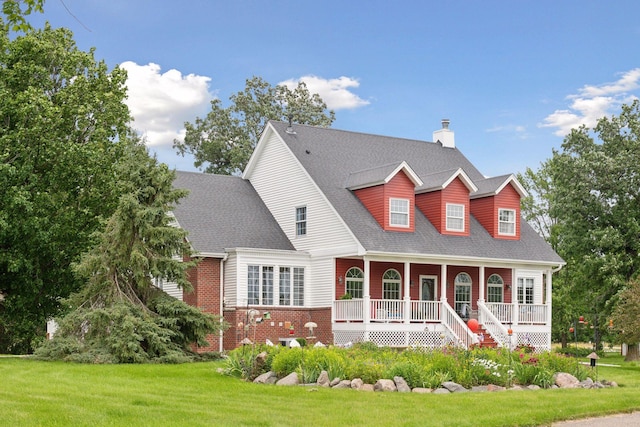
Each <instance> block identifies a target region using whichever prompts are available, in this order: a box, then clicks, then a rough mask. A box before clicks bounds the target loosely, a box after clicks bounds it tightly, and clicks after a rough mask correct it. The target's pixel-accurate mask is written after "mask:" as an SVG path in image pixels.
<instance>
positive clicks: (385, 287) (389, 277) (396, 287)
mask: <svg viewBox="0 0 640 427" xmlns="http://www.w3.org/2000/svg"><path fill="white" fill-rule="evenodd" d="M400 282H401V279H400V273H398V271H397V270H394V269H393V268H391V269H389V270H387V271H385V272H384V275H383V276H382V299H400V296H401V295H400Z"/></svg>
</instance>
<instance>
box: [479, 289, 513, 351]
mask: <svg viewBox="0 0 640 427" xmlns="http://www.w3.org/2000/svg"><path fill="white" fill-rule="evenodd" d="M478 321H479V322H480V324H481V325H482V326H483V327H484V329H486V330H487V332H489V334H491V336H492V337H493V339H494V340H495V341H496V342H497V343H498V345H499V346H501V347H507V348H511V347H512V345H511V337H510V336H509V332H508V330H507V328H506V327H505V326H504V324H503V323H502V322H501V321H500V320H499V319H498V318H497V317H496V316H495V315H494V314H493V313H492V312H491V311H490V310H489V308H488V307H487V306H486V305H485V304H484V303H482V302H480V301H478Z"/></svg>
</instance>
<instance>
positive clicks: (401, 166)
mask: <svg viewBox="0 0 640 427" xmlns="http://www.w3.org/2000/svg"><path fill="white" fill-rule="evenodd" d="M400 171H403V172H404V173H405V174H406V175H407V177H408V178H409V179H410V180H411V182H413V185H414V186H416V187H420V186H421V185H423V182H422V180H421V179H420V177H419V176H418V175H417V174H416V173H415V172H414V171H413V169H412V168H411V166H409V164H408V163H407V162H406V161H402V162H400V163H387V164H386V165H382V166H377V167H373V168H368V169H363V170H360V171H356V172H352V173H350V174H349V176H348V177H347V182H346V184H345V188H348V189H349V190H358V189H361V188H367V187H373V186H375V185H381V184H386V183H388V182H389V181H391V179H392V178H393V177H394V176H396V175H397V174H398V172H400Z"/></svg>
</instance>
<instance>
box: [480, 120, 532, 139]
mask: <svg viewBox="0 0 640 427" xmlns="http://www.w3.org/2000/svg"><path fill="white" fill-rule="evenodd" d="M485 132H487V133H509V134H515V136H516V137H518V138H520V139H527V138H528V137H529V136H530V134H529V132H527V128H526V126H522V125H513V124H507V125H498V126H494V127H492V128H489V129H485Z"/></svg>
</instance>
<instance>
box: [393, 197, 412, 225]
mask: <svg viewBox="0 0 640 427" xmlns="http://www.w3.org/2000/svg"><path fill="white" fill-rule="evenodd" d="M389 225H391V226H393V227H409V200H408V199H389Z"/></svg>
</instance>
